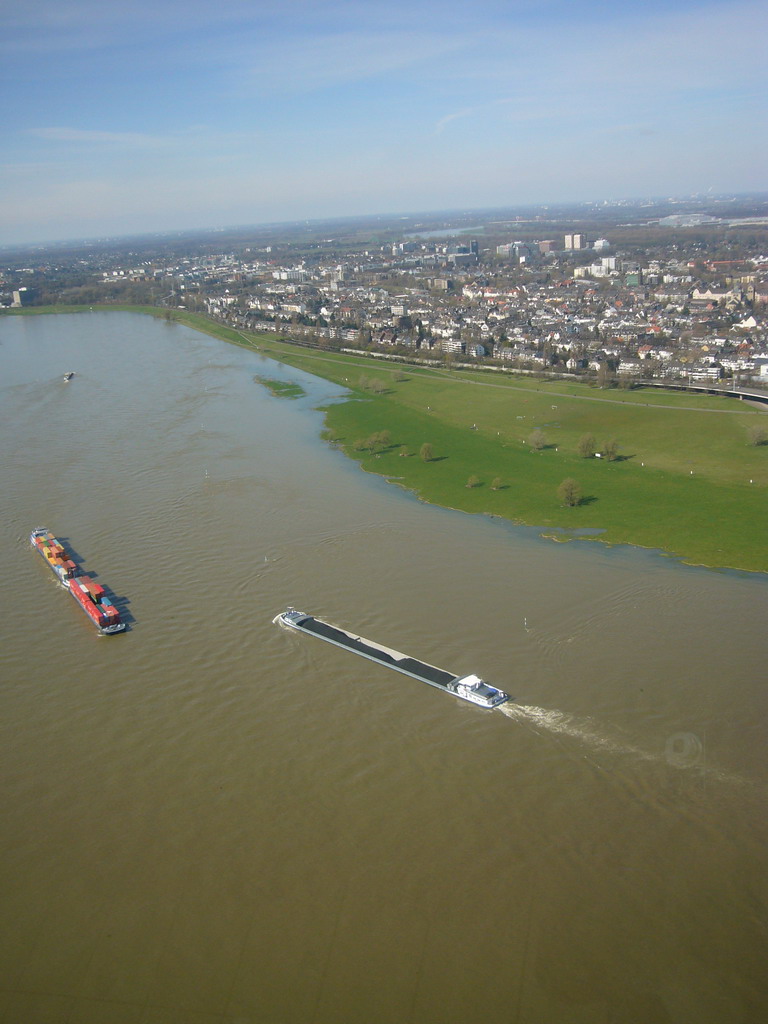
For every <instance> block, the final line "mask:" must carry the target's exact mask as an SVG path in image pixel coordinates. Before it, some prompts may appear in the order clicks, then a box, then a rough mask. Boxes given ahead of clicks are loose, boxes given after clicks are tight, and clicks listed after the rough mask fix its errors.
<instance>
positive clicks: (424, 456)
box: [419, 441, 434, 462]
mask: <svg viewBox="0 0 768 1024" xmlns="http://www.w3.org/2000/svg"><path fill="white" fill-rule="evenodd" d="M419 455H420V456H421V461H422V462H431V461H432V459H433V458H434V454H433V452H432V445H431V444H430V443H429V442H428V441H425V442H424V444H423V445H422V446H421V448H420V449H419Z"/></svg>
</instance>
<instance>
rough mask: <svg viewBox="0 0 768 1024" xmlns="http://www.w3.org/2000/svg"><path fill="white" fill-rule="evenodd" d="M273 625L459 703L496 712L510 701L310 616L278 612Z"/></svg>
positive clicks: (470, 679)
mask: <svg viewBox="0 0 768 1024" xmlns="http://www.w3.org/2000/svg"><path fill="white" fill-rule="evenodd" d="M273 621H274V622H276V623H278V624H279V625H281V626H288V627H289V628H290V629H298V630H300V631H301V632H302V633H309V635H310V636H316V637H319V639H320V640H326V641H327V642H328V643H329V644H335V645H336V646H337V647H342V648H343V649H344V650H345V651H352V653H353V654H359V655H361V656H362V657H363V658H368V659H369V660H370V661H375V662H376V663H377V664H378V665H384V666H386V667H387V668H393V669H394V670H395V671H396V672H402V673H403V674H404V675H406V676H411V677H412V678H414V679H418V680H420V681H421V682H422V683H429V685H430V686H436V687H437V688H438V690H445V691H446V692H447V693H452V694H453V695H454V696H455V697H461V699H462V700H467V701H469V702H470V703H471V704H477V705H478V706H479V707H481V708H495V707H498V705H499V704H503V703H504V702H505V701H508V700H510V699H511V698H510V696H509V694H508V693H505V692H504V691H503V690H499V689H497V688H496V687H495V686H491V685H490V684H489V683H486V682H483V680H482V679H480V678H479V677H478V676H475V675H468V676H455V675H452V674H451V673H450V672H446V671H445V670H444V669H441V668H436V667H435V666H434V665H428V664H427V663H426V662H425V661H418V660H417V659H416V658H409V657H408V655H407V654H401V653H400V651H394V650H392V648H391V647H382V645H381V644H377V643H375V642H374V641H373V640H366V639H365V638H364V637H361V636H356V635H355V634H354V633H348V632H347V630H346V629H341V628H339V627H338V626H332V625H330V623H328V622H323V620H322V619H317V618H315V617H314V616H313V615H307V614H306V613H305V612H298V611H296V609H295V608H288V609H287V610H286V611H284V612H281V613H280V614H279V615H277V616H276V617H275V619H274V620H273Z"/></svg>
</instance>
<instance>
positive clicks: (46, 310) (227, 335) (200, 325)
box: [0, 304, 767, 575]
mask: <svg viewBox="0 0 768 1024" xmlns="http://www.w3.org/2000/svg"><path fill="white" fill-rule="evenodd" d="M90 311H98V312H123V313H125V312H127V313H140V314H144V315H149V316H153V317H154V318H155V319H158V320H166V321H167V322H168V323H169V324H179V325H181V326H185V327H189V328H191V329H192V330H195V331H199V332H200V333H202V334H207V335H208V336H210V337H214V338H217V339H218V340H220V341H225V342H227V343H228V344H233V345H237V346H238V347H240V348H244V349H246V350H249V351H253V352H259V353H261V354H262V355H264V356H266V357H267V358H271V359H274V360H275V361H276V362H285V363H286V364H287V365H294V364H293V363H292V362H291V359H290V356H291V354H292V353H291V351H290V350H291V349H294V348H295V349H296V353H295V356H296V363H301V362H302V353H304V352H309V351H311V350H310V349H309V348H308V347H307V346H301V345H300V344H297V343H295V342H291V341H288V340H286V339H280V338H274V337H272V336H271V335H265V334H262V333H257V332H246V331H242V330H239V329H237V328H234V327H230V326H228V325H226V324H221V323H218V322H216V321H214V320H211V319H210V318H209V317H208V316H206V315H205V314H201V313H190V312H187V311H185V310H167V309H159V308H157V307H152V306H137V305H127V304H126V305H111V304H110V305H82V306H40V307H34V306H31V307H23V308H18V309H7V310H3V311H0V316H3V315H11V316H18V315H25V316H28V315H41V314H60V313H84V312H90ZM274 345H285V346H288V347H289V351H287V352H283V351H280V352H275V351H274V350H273V346H274ZM334 354H335V355H338V356H339V357H340V358H343V355H342V354H340V353H334ZM372 363H373V360H372ZM297 368H298V369H301V370H302V371H303V372H308V373H310V374H311V375H313V376H317V377H321V378H323V379H326V380H330V381H331V382H332V383H338V380H337V379H336V377H334V376H333V375H327V376H326V375H324V374H322V373H319V372H315V371H314V369H308V368H307V367H306V366H304V365H299V366H297ZM342 386H343V385H342ZM359 399H360V396H359V395H358V394H357V393H355V391H354V390H353V389H351V388H350V389H349V398H348V400H347V401H345V402H344V403H342V404H343V405H344V406H345V407H351V406H354V405H355V404H357V405H358V406H359ZM334 409H339V406H338V405H337V406H331V407H325V408H321V409H320V410H319V411H321V412H323V414H324V417H325V422H326V425H327V424H328V422H329V419H330V418H331V416H332V413H333V411H334ZM323 433H324V434H325V435H326V436H325V438H324V439H325V440H330V441H331V442H333V438H329V437H328V436H327V435H328V433H329V432H328V431H327V430H326V431H324V432H323ZM335 446H336V447H337V448H338V449H339V450H340V451H342V452H343V454H344V455H345V456H346V457H348V458H350V459H352V460H353V461H356V462H357V463H358V465H359V466H360V468H361V469H363V471H364V472H370V473H373V474H374V475H376V476H380V477H382V478H384V479H385V480H387V481H388V482H390V483H393V484H396V485H397V486H399V487H401V488H402V489H403V490H407V491H408V492H409V493H411V494H413V495H414V496H415V497H417V498H418V499H419V500H420V501H423V502H424V503H425V504H431V505H434V506H436V507H439V508H445V509H449V510H452V511H458V512H463V513H465V514H468V515H484V516H487V517H488V518H497V519H504V520H506V521H508V522H510V523H511V524H512V525H515V526H523V527H528V528H533V529H536V530H538V531H539V532H540V535H541V536H542V537H543V538H545V539H549V540H553V541H556V542H558V543H564V542H570V541H571V540H590V541H597V542H599V543H601V544H604V545H606V546H607V547H620V546H624V545H626V546H630V547H636V548H640V549H642V550H646V551H657V552H659V553H660V554H662V555H663V556H665V557H669V558H671V559H674V560H676V561H679V562H681V563H682V564H684V565H689V566H693V567H700V568H705V569H711V570H715V571H717V570H728V571H735V572H743V573H749V574H750V575H757V574H760V575H765V574H766V572H767V570H766V569H765V568H762V567H757V566H754V565H749V564H740V565H739V564H727V562H716V561H707V560H704V559H703V558H700V557H697V556H695V555H690V554H685V553H684V551H683V550H682V549H678V550H675V547H674V546H664V545H663V544H655V543H650V544H649V543H643V542H642V541H639V540H637V539H632V537H631V534H632V530H631V527H627V537H626V538H625V537H622V538H619V539H615V538H606V537H602V536H601V535H600V534H599V533H597V532H596V533H590V535H588V536H585V535H583V534H580V533H579V532H578V531H579V530H580V529H581V528H580V527H575V528H574V530H575V532H573V533H572V535H571V536H568V534H569V532H571V530H570V529H569V528H568V527H563V526H560V525H559V524H554V523H551V522H549V523H548V522H547V519H548V516H547V513H546V511H544V512H543V514H542V515H541V516H530V515H526V516H525V517H524V518H521V517H520V516H513V515H509V514H506V513H498V512H495V511H494V512H491V511H488V510H482V509H477V508H475V509H473V508H469V507H466V506H465V505H463V504H462V503H461V502H458V503H457V504H456V505H454V504H450V503H448V502H446V501H442V500H441V501H438V500H435V499H434V497H431V496H430V494H429V493H428V489H427V490H425V491H422V490H421V488H414V487H411V486H408V485H404V484H402V483H401V482H400V480H398V479H396V478H394V477H393V475H392V474H391V472H388V471H384V470H383V469H382V470H379V469H377V468H376V467H375V465H373V464H371V465H367V464H364V462H365V460H364V459H363V458H362V457H360V456H359V455H358V454H357V453H355V452H354V451H353V449H352V445H344V444H341V443H338V442H335ZM368 461H369V462H370V461H371V460H370V459H369V460H368ZM456 486H457V487H458V486H459V485H456ZM458 494H459V496H460V492H458ZM560 530H562V531H563V532H562V534H561V535H560V536H555V535H554V533H556V532H558V531H560Z"/></svg>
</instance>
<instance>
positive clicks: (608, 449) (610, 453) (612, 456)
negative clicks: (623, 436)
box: [602, 438, 619, 462]
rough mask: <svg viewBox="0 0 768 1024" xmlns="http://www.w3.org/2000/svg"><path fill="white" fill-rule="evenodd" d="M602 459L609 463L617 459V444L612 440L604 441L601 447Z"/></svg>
mask: <svg viewBox="0 0 768 1024" xmlns="http://www.w3.org/2000/svg"><path fill="white" fill-rule="evenodd" d="M602 454H603V458H604V459H608V461H609V462H614V461H615V460H616V459H617V458H618V457H619V442H618V441H617V440H616V439H615V438H612V439H611V440H610V441H606V442H605V444H604V445H603V453H602Z"/></svg>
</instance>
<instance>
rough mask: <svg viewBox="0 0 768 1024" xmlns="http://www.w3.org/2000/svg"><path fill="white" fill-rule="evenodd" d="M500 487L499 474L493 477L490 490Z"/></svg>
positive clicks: (496, 489)
mask: <svg viewBox="0 0 768 1024" xmlns="http://www.w3.org/2000/svg"><path fill="white" fill-rule="evenodd" d="M500 488H501V477H500V476H495V477H494V478H493V483H492V484H491V490H492V491H498V490H499V489H500Z"/></svg>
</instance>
